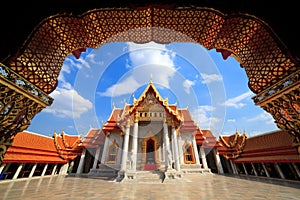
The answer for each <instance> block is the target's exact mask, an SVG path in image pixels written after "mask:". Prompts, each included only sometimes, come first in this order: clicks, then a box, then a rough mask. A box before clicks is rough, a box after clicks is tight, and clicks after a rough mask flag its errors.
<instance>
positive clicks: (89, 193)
mask: <svg viewBox="0 0 300 200" xmlns="http://www.w3.org/2000/svg"><path fill="white" fill-rule="evenodd" d="M0 194H1V195H0V199H3V200H7V199H13V200H17V199H22V200H23V199H24V200H26V199H30V200H33V199H34V200H37V199H42V200H45V199H50V200H51V199H64V200H67V199H70V200H71V199H72V200H74V199H85V200H90V199H95V200H96V199H97V200H99V199H109V200H112V199H118V200H119V199H168V200H172V199H176V200H178V199H179V200H180V199H208V200H210V199H213V200H217V199H222V200H224V199H225V200H226V199H251V200H252V199H262V200H263V199H289V200H296V199H299V196H300V185H299V182H296V181H283V180H278V181H277V180H274V179H273V180H270V179H262V178H255V177H253V178H251V177H250V178H249V177H244V178H243V177H233V176H221V175H216V174H211V175H187V176H185V177H184V179H182V180H178V181H173V180H172V181H168V182H164V183H151V182H147V183H146V182H145V183H139V184H136V183H134V182H126V183H117V182H113V181H111V180H103V179H92V178H84V177H65V176H61V175H57V176H52V177H43V178H40V177H37V178H31V179H23V180H22V179H18V180H15V181H12V180H10V181H1V182H0Z"/></svg>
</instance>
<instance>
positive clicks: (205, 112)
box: [191, 105, 220, 129]
mask: <svg viewBox="0 0 300 200" xmlns="http://www.w3.org/2000/svg"><path fill="white" fill-rule="evenodd" d="M215 109H216V108H215V107H213V106H209V105H204V106H198V108H197V109H192V110H191V115H192V117H193V119H194V121H195V123H196V124H199V126H200V127H201V129H213V127H214V126H215V125H216V123H218V122H219V121H220V119H218V118H216V117H213V116H210V115H211V112H212V111H214V110H215Z"/></svg>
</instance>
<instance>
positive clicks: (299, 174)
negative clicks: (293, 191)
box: [292, 163, 300, 178]
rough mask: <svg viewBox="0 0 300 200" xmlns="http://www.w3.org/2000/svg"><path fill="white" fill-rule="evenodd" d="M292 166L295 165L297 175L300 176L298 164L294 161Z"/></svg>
mask: <svg viewBox="0 0 300 200" xmlns="http://www.w3.org/2000/svg"><path fill="white" fill-rule="evenodd" d="M292 166H293V167H294V169H295V170H296V172H297V175H298V178H300V171H299V169H298V167H297V165H296V164H295V163H292Z"/></svg>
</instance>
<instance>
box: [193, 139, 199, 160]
mask: <svg viewBox="0 0 300 200" xmlns="http://www.w3.org/2000/svg"><path fill="white" fill-rule="evenodd" d="M192 143H193V149H194V154H195V155H194V156H195V158H196V164H197V165H200V160H199V154H198V149H197V143H196V138H195V135H193V139H192Z"/></svg>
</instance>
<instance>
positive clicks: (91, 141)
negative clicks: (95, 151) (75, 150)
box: [82, 129, 105, 148]
mask: <svg viewBox="0 0 300 200" xmlns="http://www.w3.org/2000/svg"><path fill="white" fill-rule="evenodd" d="M104 141H105V134H104V132H103V131H102V130H101V129H90V130H89V132H88V134H87V135H86V136H85V139H84V140H83V143H82V146H84V147H85V148H98V147H99V146H100V145H104Z"/></svg>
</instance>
